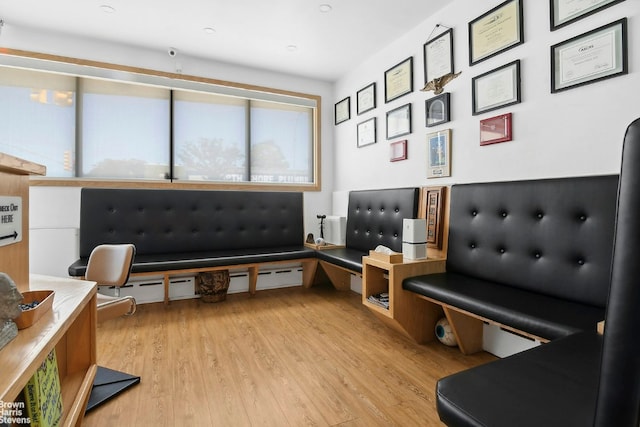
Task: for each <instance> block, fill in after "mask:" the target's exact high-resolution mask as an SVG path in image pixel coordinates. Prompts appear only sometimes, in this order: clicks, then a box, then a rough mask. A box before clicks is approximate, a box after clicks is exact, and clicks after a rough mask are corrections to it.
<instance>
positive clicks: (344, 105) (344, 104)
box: [334, 96, 351, 124]
mask: <svg viewBox="0 0 640 427" xmlns="http://www.w3.org/2000/svg"><path fill="white" fill-rule="evenodd" d="M334 114H335V124H340V123H342V122H346V121H347V120H349V119H350V118H351V97H349V96H347V97H346V98H345V99H343V100H342V101H339V102H337V103H336V105H335V106H334Z"/></svg>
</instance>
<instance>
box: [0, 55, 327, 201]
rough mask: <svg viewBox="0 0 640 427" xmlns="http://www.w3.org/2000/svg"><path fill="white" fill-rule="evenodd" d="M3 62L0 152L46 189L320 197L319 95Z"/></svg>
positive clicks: (86, 64)
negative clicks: (270, 189)
mask: <svg viewBox="0 0 640 427" xmlns="http://www.w3.org/2000/svg"><path fill="white" fill-rule="evenodd" d="M7 53H8V55H0V117H1V119H2V123H3V125H2V126H0V152H6V153H8V154H11V155H14V156H17V157H21V158H25V159H27V160H29V161H33V162H36V163H41V164H43V165H45V166H46V167H47V176H46V178H34V179H33V180H34V181H36V182H38V183H40V184H45V185H68V182H69V181H68V179H76V181H77V182H78V183H79V185H83V186H91V185H101V182H103V181H104V180H105V179H118V180H119V181H122V182H123V184H122V185H125V186H142V187H144V186H146V185H147V184H144V182H149V181H154V183H153V184H150V185H153V186H156V187H157V186H158V185H171V186H173V187H174V188H175V187H176V186H178V187H179V186H181V185H182V186H184V185H189V183H191V184H196V183H197V184H202V185H206V186H209V185H212V184H219V185H221V186H223V187H224V185H233V186H234V188H238V186H239V185H241V186H243V187H251V186H252V185H254V183H259V184H260V185H261V188H264V184H265V183H267V184H272V185H273V186H275V187H284V188H287V187H288V188H291V189H295V190H296V191H300V190H301V189H304V190H307V189H309V190H316V189H319V188H320V184H319V176H317V175H316V171H318V170H319V165H318V164H317V162H318V158H319V156H318V153H319V142H318V141H317V135H319V132H318V129H319V127H320V123H319V119H318V117H319V110H320V102H321V101H320V98H319V97H317V96H313V95H306V94H301V93H296V92H290V91H279V90H275V89H269V88H264V87H257V86H250V85H246V84H243V85H241V84H234V83H230V82H221V81H218V80H210V79H204V78H200V77H193V76H184V75H181V74H180V75H178V74H171V73H163V72H156V71H153V70H144V69H132V68H128V67H127V68H125V67H119V66H115V65H112V64H103V63H97V62H92V61H91V62H90V61H82V60H73V59H69V60H65V59H61V58H59V57H49V56H48V55H45V54H37V55H35V54H29V53H26V54H25V53H16V52H13V53H12V52H11V51H10V50H9V51H8V52H7ZM65 61H66V62H65ZM33 69H37V70H38V71H32V70H33ZM40 70H42V71H40ZM59 178H62V179H63V180H60V179H59ZM125 181H126V182H127V183H130V184H124V182H125ZM183 184H184V185H183Z"/></svg>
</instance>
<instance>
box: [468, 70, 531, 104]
mask: <svg viewBox="0 0 640 427" xmlns="http://www.w3.org/2000/svg"><path fill="white" fill-rule="evenodd" d="M471 90H472V96H471V98H472V102H473V115H474V116H476V115H478V114H481V113H486V112H487V111H492V110H496V109H498V108H502V107H506V106H507V105H513V104H518V103H519V102H520V60H519V59H518V60H516V61H513V62H510V63H508V64H506V65H503V66H501V67H498V68H496V69H494V70H491V71H488V72H486V73H484V74H481V75H479V76H476V77H474V78H472V79H471Z"/></svg>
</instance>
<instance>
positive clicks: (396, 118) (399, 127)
mask: <svg viewBox="0 0 640 427" xmlns="http://www.w3.org/2000/svg"><path fill="white" fill-rule="evenodd" d="M409 133H411V104H405V105H403V106H402V107H398V108H396V109H393V110H391V111H389V112H387V139H393V138H397V137H399V136H402V135H407V134H409Z"/></svg>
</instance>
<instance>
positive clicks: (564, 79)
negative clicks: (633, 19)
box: [551, 18, 628, 93]
mask: <svg viewBox="0 0 640 427" xmlns="http://www.w3.org/2000/svg"><path fill="white" fill-rule="evenodd" d="M627 73H628V64H627V18H622V19H620V20H618V21H615V22H612V23H611V24H607V25H604V26H602V27H600V28H596V29H595V30H592V31H589V32H587V33H584V34H581V35H579V36H576V37H573V38H571V39H569V40H567V41H564V42H562V43H558V44H556V45H554V46H551V93H555V92H560V91H562V90H566V89H571V88H573V87H576V86H582V85H585V84H588V83H594V82H597V81H600V80H604V79H609V78H612V77H615V76H619V75H622V74H627Z"/></svg>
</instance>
